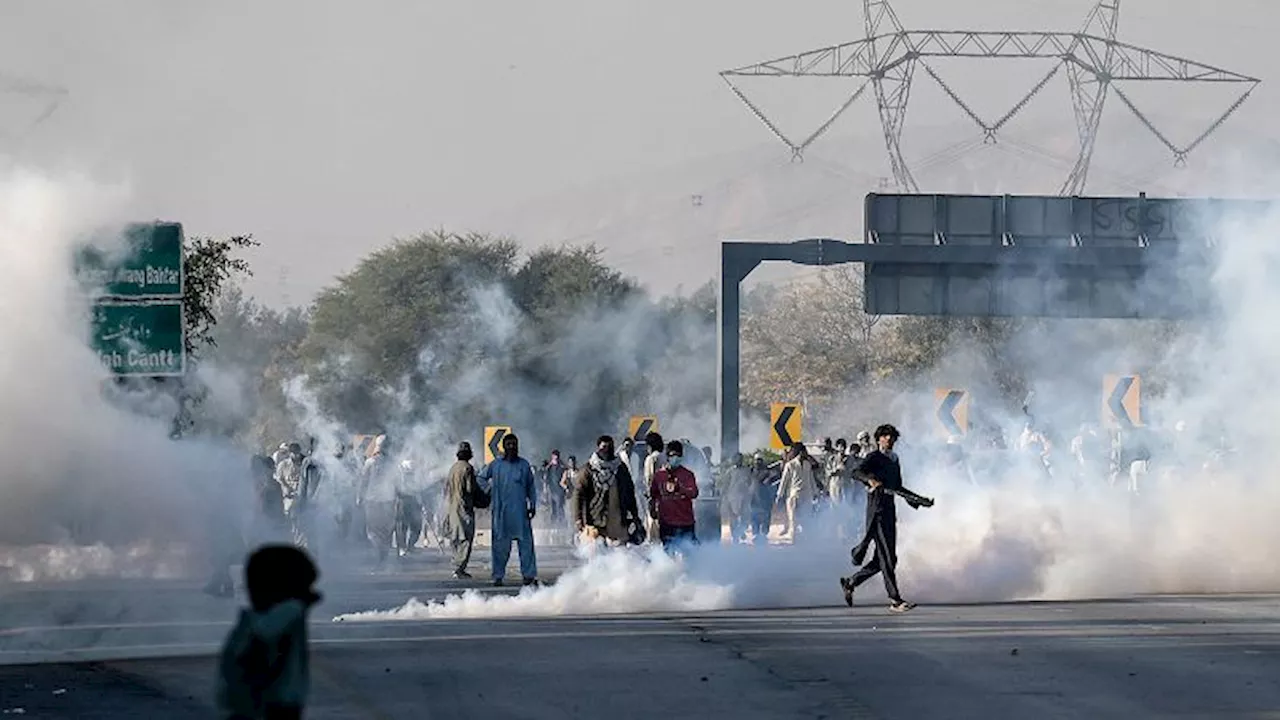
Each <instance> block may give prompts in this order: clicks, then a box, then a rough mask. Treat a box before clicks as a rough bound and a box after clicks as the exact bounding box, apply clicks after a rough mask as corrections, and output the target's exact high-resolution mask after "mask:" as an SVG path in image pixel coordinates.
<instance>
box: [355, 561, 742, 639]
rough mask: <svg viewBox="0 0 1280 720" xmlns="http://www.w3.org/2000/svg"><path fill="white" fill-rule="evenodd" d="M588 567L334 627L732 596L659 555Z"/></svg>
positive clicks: (665, 604)
mask: <svg viewBox="0 0 1280 720" xmlns="http://www.w3.org/2000/svg"><path fill="white" fill-rule="evenodd" d="M578 555H579V558H580V559H582V560H584V562H583V563H582V564H581V565H579V566H578V567H577V568H575V569H573V570H571V571H569V572H567V573H565V574H564V575H563V576H561V577H560V579H559V580H558V581H557V582H556V583H555V584H554V585H549V586H546V587H542V588H532V587H527V588H524V589H522V590H521V592H520V594H518V595H496V596H489V597H486V596H484V595H482V594H481V593H479V592H477V591H475V590H468V591H466V592H464V593H462V594H460V595H450V596H448V597H447V598H445V599H444V600H443V601H434V600H433V601H428V602H425V603H424V602H422V601H420V600H418V599H417V598H413V599H411V600H409V602H407V603H405V604H404V605H403V606H401V607H398V608H395V609H393V610H386V611H376V610H375V611H370V612H358V613H350V614H346V615H339V616H337V617H335V618H334V621H335V622H379V621H386V620H427V619H443V618H484V617H556V616H562V615H600V614H611V613H648V612H662V611H667V610H685V611H711V610H724V609H726V608H728V607H730V606H732V604H733V597H732V594H733V590H732V588H729V587H724V586H721V585H716V584H713V583H708V582H698V581H695V580H693V579H691V578H690V577H689V575H688V574H687V572H686V571H685V568H684V564H683V563H682V562H681V561H680V560H678V559H673V558H672V557H670V556H668V555H666V554H665V553H663V552H662V551H661V550H659V549H652V548H651V549H648V550H647V551H645V550H640V549H633V548H627V549H604V548H603V547H601V546H600V545H586V546H583V548H581V549H580V550H579V553H578Z"/></svg>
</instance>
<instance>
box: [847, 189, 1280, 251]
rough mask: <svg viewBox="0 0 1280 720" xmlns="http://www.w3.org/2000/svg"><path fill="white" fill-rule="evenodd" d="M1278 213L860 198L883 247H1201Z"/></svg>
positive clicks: (1135, 202)
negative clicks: (1240, 226)
mask: <svg viewBox="0 0 1280 720" xmlns="http://www.w3.org/2000/svg"><path fill="white" fill-rule="evenodd" d="M1278 211H1280V206H1277V204H1275V203H1274V202H1273V201H1268V200H1234V199H1211V198H1149V197H1146V196H1141V195H1140V196H1134V197H1057V196H1047V195H985V196H984V195H892V194H891V195H881V194H876V193H872V194H870V195H867V197H866V203H865V213H866V238H865V241H866V242H869V243H881V244H888V245H926V244H935V243H937V244H953V245H991V244H996V245H999V244H1002V243H1003V244H1007V245H1010V246H1021V247H1069V246H1071V245H1076V244H1078V245H1080V246H1084V247H1096V248H1109V247H1133V246H1137V245H1141V244H1144V243H1145V244H1150V245H1153V246H1169V245H1171V244H1174V243H1181V244H1203V243H1205V242H1206V241H1207V240H1208V239H1209V238H1210V237H1211V236H1212V235H1213V234H1214V233H1215V232H1216V231H1218V230H1219V229H1221V228H1226V227H1232V226H1234V225H1238V224H1247V223H1251V222H1255V221H1256V220H1258V219H1259V217H1260V216H1262V215H1265V214H1267V213H1269V212H1278Z"/></svg>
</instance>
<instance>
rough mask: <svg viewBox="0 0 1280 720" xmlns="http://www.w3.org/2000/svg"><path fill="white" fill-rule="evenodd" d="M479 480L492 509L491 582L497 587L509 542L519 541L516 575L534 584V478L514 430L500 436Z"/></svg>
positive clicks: (536, 503) (505, 561)
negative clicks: (495, 455) (498, 446)
mask: <svg viewBox="0 0 1280 720" xmlns="http://www.w3.org/2000/svg"><path fill="white" fill-rule="evenodd" d="M479 479H480V480H484V481H486V482H487V483H488V487H487V488H485V489H486V490H487V492H488V493H489V497H490V499H491V500H490V508H491V509H490V512H491V513H492V528H493V529H492V530H491V531H490V532H491V533H492V536H491V542H492V553H493V584H494V586H497V587H501V586H502V584H503V578H504V577H506V574H507V561H508V560H510V559H511V543H512V542H515V543H518V544H519V545H520V576H521V579H522V581H523V583H524V584H525V585H537V584H538V558H537V555H536V554H535V551H534V547H533V518H534V516H536V515H537V514H538V510H537V508H538V490H537V481H536V480H535V479H534V477H533V468H532V467H531V466H530V465H529V461H528V460H525V459H524V458H522V457H520V440H519V439H518V438H517V437H516V436H515V434H514V433H507V434H506V435H504V436H503V438H502V457H499V458H496V459H494V461H493V462H491V463H489V464H488V465H485V466H484V469H483V470H481V471H480V476H479Z"/></svg>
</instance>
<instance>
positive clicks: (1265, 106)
mask: <svg viewBox="0 0 1280 720" xmlns="http://www.w3.org/2000/svg"><path fill="white" fill-rule="evenodd" d="M896 7H897V10H898V13H899V15H900V16H901V17H902V19H903V22H904V23H906V24H907V25H908V26H909V27H911V26H914V27H920V28H923V27H937V28H960V27H977V28H990V29H1041V28H1043V29H1062V30H1074V29H1076V28H1077V27H1078V25H1079V24H1080V22H1081V21H1082V20H1083V17H1084V16H1085V14H1086V13H1087V12H1088V10H1089V8H1090V7H1091V3H1090V2H1088V0H990V1H989V2H981V3H980V2H957V1H956V0H899V1H898V2H897V3H896ZM1264 8H1266V9H1265V10H1264ZM1277 20H1280V10H1277V9H1275V3H1274V0H1222V2H1217V3H1206V2H1203V1H1202V0H1125V3H1124V10H1123V14H1122V19H1121V34H1122V37H1123V39H1124V40H1125V41H1127V42H1131V43H1136V44H1141V45H1149V46H1153V47H1156V48H1158V49H1162V50H1165V51H1167V52H1170V53H1173V54H1179V55H1186V56H1190V57H1193V58H1195V59H1199V60H1203V61H1205V62H1209V63H1212V64H1217V65H1222V66H1225V67H1227V68H1230V69H1234V70H1239V71H1241V72H1246V73H1250V74H1254V75H1258V76H1261V77H1263V78H1264V79H1265V78H1266V77H1267V76H1268V75H1270V74H1271V70H1272V68H1274V67H1275V66H1276V64H1277V62H1276V59H1277V56H1276V53H1275V50H1274V42H1273V37H1272V36H1273V35H1274V27H1275V22H1276V21H1277ZM861 34H862V31H861V3H860V2H857V1H856V0H793V1H792V2H755V1H749V0H694V1H693V2H689V1H688V0H685V1H683V2H677V1H676V0H576V1H570V0H539V1H538V2H530V1H529V0H519V1H516V0H502V1H498V0H454V1H453V2H442V1H438V0H437V1H432V0H417V1H409V0H403V1H397V2H391V1H389V0H361V1H360V2H355V1H349V2H328V1H321V0H306V1H305V2H303V1H295V0H287V1H286V0H273V1H272V2H250V1H247V0H244V1H241V0H235V1H224V2H217V3H210V2H190V1H187V0H149V1H143V0H131V1H125V0H113V1H111V2H97V3H89V2H83V1H81V2H72V1H70V0H9V1H8V2H5V3H4V4H3V5H0V70H3V71H5V72H8V73H11V74H13V75H17V76H21V77H24V78H30V79H33V80H40V81H46V82H50V83H56V84H59V85H62V86H65V87H66V88H68V90H69V92H70V95H69V97H68V99H67V101H66V102H65V103H64V104H63V106H62V107H61V108H60V109H59V110H58V112H57V113H56V114H55V115H54V116H52V117H51V118H50V119H49V120H48V121H47V122H45V123H44V124H42V125H41V126H39V127H38V128H36V129H35V130H34V131H32V132H31V133H30V134H28V135H26V136H25V137H23V138H21V140H20V142H19V144H17V145H15V144H14V141H12V140H11V141H10V144H9V150H10V151H11V152H13V153H15V154H17V155H19V156H20V157H24V158H26V159H29V160H34V161H38V162H40V163H42V164H46V165H49V166H52V167H58V168H76V169H83V170H88V171H90V172H92V173H93V174H95V175H96V176H98V177H101V178H103V179H106V180H113V181H119V180H124V181H128V182H129V183H131V185H132V187H133V191H134V197H135V199H136V203H137V208H136V210H137V212H138V214H139V216H141V217H148V216H158V217H163V218H167V219H176V220H181V221H183V222H184V223H185V224H186V225H187V228H188V233H189V234H190V233H194V234H226V233H233V232H251V233H253V234H254V235H255V236H256V237H257V238H258V239H260V240H261V241H262V242H263V245H264V247H263V249H262V250H260V251H258V252H257V253H255V255H254V257H253V258H252V260H253V262H254V266H255V268H256V270H257V273H258V278H257V280H256V281H255V283H254V284H253V285H252V289H253V290H254V291H255V292H257V293H258V294H260V295H261V296H262V297H264V298H265V299H267V300H269V301H271V302H278V301H280V300H281V299H282V298H287V299H288V300H290V301H292V302H301V301H305V300H306V299H307V298H308V297H310V295H311V294H312V293H314V291H315V290H316V289H318V288H319V287H321V286H322V285H324V284H325V283H327V282H329V281H330V280H331V279H332V277H333V275H334V274H335V273H338V272H341V271H343V270H345V269H347V268H349V267H350V266H351V265H352V264H353V263H354V262H355V261H356V260H357V259H358V258H359V257H360V256H361V255H363V254H364V253H365V252H367V251H368V250H370V249H372V248H374V247H377V246H378V245H381V244H383V243H385V242H386V241H388V239H390V238H391V237H393V236H396V235H407V234H411V233H414V232H416V231H420V230H426V229H432V228H437V227H447V228H451V229H477V230H484V229H486V228H487V227H488V225H489V223H490V221H491V219H492V218H495V217H498V216H499V215H501V214H503V213H504V212H506V211H507V210H508V209H510V208H513V207H518V206H528V205H529V203H531V202H533V201H534V200H535V199H536V198H540V197H545V196H549V195H555V194H557V193H560V194H561V195H564V194H565V193H569V195H568V196H569V197H572V192H573V191H571V190H569V189H570V188H580V187H591V186H592V185H593V184H596V183H598V182H600V181H602V180H604V179H614V180H616V179H617V178H619V177H623V178H625V177H627V176H629V175H631V174H635V173H641V172H644V171H649V170H653V169H655V168H666V167H678V166H680V165H682V164H684V163H686V162H690V161H692V160H694V159H696V158H700V157H704V156H712V155H732V154H733V153H737V152H743V151H746V150H749V149H751V148H755V147H758V146H759V145H760V144H761V143H763V142H767V141H768V140H769V138H768V136H767V134H765V133H764V131H763V130H762V128H761V127H760V126H759V125H758V124H757V123H756V122H755V121H754V119H752V118H751V117H750V116H749V115H748V114H747V113H746V112H745V111H744V110H743V109H742V107H741V106H740V105H739V104H738V103H737V101H736V100H735V99H734V98H733V96H732V95H731V94H730V93H729V92H728V91H727V90H726V89H725V87H724V85H723V83H722V82H721V81H720V79H719V78H718V77H717V72H718V71H719V70H722V69H725V68H728V67H733V66H737V65H743V64H748V63H751V62H756V61H760V60H765V59H768V58H770V57H774V56H779V55H786V54H790V53H793V52H798V51H802V50H807V49H811V48H813V47H818V46H821V45H827V44H832V43H836V42H843V41H847V40H853V39H856V38H858V37H860V36H861ZM993 77H994V76H993ZM957 82H961V81H960V80H957ZM967 82H968V83H969V84H968V85H967V87H966V90H967V91H968V92H973V93H977V94H979V95H981V94H982V93H983V92H984V87H985V86H987V85H990V86H997V87H995V88H994V89H992V90H991V92H993V93H1000V97H1004V96H1005V95H1007V93H1006V92H1003V91H1002V89H1001V88H999V87H998V86H999V85H1000V84H1001V83H1000V82H999V81H998V80H987V81H984V80H982V79H981V78H980V77H977V76H971V77H969V78H968V79H967ZM1187 102H1188V101H1186V100H1170V101H1169V103H1171V104H1169V105H1166V106H1165V107H1164V108H1163V110H1165V111H1166V112H1168V111H1177V110H1179V109H1181V108H1182V107H1183V106H1184V104H1185V103H1187ZM24 103H27V104H25V105H24ZM1277 110H1280V100H1277V96H1276V95H1275V93H1274V92H1273V91H1272V89H1271V88H1269V87H1268V86H1267V85H1266V84H1264V85H1263V86H1262V87H1261V88H1260V90H1259V91H1258V92H1257V93H1256V94H1255V97H1254V99H1253V100H1252V101H1251V102H1250V104H1249V105H1247V106H1246V108H1245V111H1244V112H1243V114H1242V121H1243V122H1246V123H1249V122H1252V123H1253V124H1256V125H1259V126H1265V125H1266V124H1268V123H1267V121H1268V119H1269V118H1270V117H1271V116H1272V115H1273V114H1274V113H1275V111H1277ZM923 111H924V112H923V114H926V115H927V111H928V108H924V109H923ZM32 114H33V111H32V109H31V106H30V104H29V101H27V100H25V99H22V98H12V97H9V96H5V101H4V103H3V109H2V110H0V122H2V123H7V127H5V128H4V129H6V130H10V129H12V128H15V127H21V124H22V122H23V118H24V117H25V118H30V116H31V115H32ZM819 120H820V118H819ZM1068 127H1070V126H1069V125H1068ZM576 211H577V212H581V213H586V214H588V215H589V214H590V212H591V211H592V208H589V207H588V208H577V210H576ZM516 230H519V228H516ZM542 239H544V240H545V239H546V238H542ZM714 240H715V239H714V238H708V239H707V241H708V242H714ZM619 264H620V265H622V266H623V269H624V270H630V271H634V272H640V270H639V269H637V268H628V267H627V264H626V262H619ZM282 270H283V271H284V272H285V273H287V274H286V275H284V276H282Z"/></svg>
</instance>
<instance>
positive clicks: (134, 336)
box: [93, 300, 186, 377]
mask: <svg viewBox="0 0 1280 720" xmlns="http://www.w3.org/2000/svg"><path fill="white" fill-rule="evenodd" d="M182 321H183V318H182V302H181V301H180V300H175V301H172V302H153V303H100V304H98V305H95V306H94V308H93V349H94V351H96V352H97V353H98V358H99V359H100V360H101V361H102V364H103V366H105V367H106V368H107V369H108V370H110V371H111V372H112V373H114V374H116V375H133V376H147V377H155V376H163V375H181V374H182V373H183V370H184V369H185V361H186V352H185V349H184V346H183V335H184V325H183V322H182Z"/></svg>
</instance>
